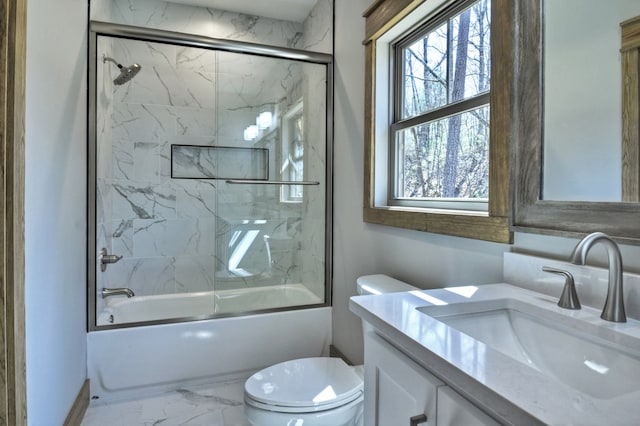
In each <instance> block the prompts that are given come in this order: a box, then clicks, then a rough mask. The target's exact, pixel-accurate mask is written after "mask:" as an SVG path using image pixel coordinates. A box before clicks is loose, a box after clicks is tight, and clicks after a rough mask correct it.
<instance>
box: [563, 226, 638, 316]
mask: <svg viewBox="0 0 640 426" xmlns="http://www.w3.org/2000/svg"><path fill="white" fill-rule="evenodd" d="M597 243H600V244H602V245H603V246H604V248H605V249H606V250H607V256H608V258H609V286H608V289H607V298H606V300H605V303H604V308H603V309H602V315H600V317H601V318H602V319H604V320H606V321H612V322H626V321H627V316H626V314H625V311H624V299H623V293H622V255H621V254H620V248H619V247H618V245H617V244H616V242H615V241H613V240H612V239H611V238H610V237H609V236H608V235H607V234H604V233H602V232H594V233H592V234H589V235H587V236H586V237H584V238H583V239H582V240H580V242H579V243H578V244H577V245H576V247H575V248H574V249H573V253H571V256H570V258H569V261H570V262H571V263H573V264H575V265H584V264H585V263H586V261H587V253H589V250H591V247H593V246H594V245H595V244H597Z"/></svg>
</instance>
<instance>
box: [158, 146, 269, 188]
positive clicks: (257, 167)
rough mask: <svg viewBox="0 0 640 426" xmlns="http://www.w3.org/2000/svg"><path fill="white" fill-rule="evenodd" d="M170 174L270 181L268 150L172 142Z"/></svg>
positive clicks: (179, 177)
mask: <svg viewBox="0 0 640 426" xmlns="http://www.w3.org/2000/svg"><path fill="white" fill-rule="evenodd" d="M171 178H172V179H223V180H241V181H248V182H253V183H257V182H268V179H269V150H268V149H266V148H243V147H230V146H215V145H214V146H211V145H204V146H203V145H178V144H172V145H171Z"/></svg>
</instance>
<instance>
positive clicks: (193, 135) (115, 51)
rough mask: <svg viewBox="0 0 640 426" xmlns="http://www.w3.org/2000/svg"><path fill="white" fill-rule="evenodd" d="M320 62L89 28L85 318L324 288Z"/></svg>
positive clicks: (307, 300)
mask: <svg viewBox="0 0 640 426" xmlns="http://www.w3.org/2000/svg"><path fill="white" fill-rule="evenodd" d="M116 63H118V64H122V65H123V66H122V67H117V66H116ZM131 64H136V67H134V68H132V67H133V65H131ZM127 69H129V70H130V71H129V72H131V70H135V72H132V73H133V74H134V75H132V76H126V78H125V77H123V76H122V73H123V72H127ZM328 69H329V68H328V63H311V62H308V61H300V60H294V59H287V58H281V57H271V56H262V55H256V54H245V53H238V52H231V51H221V50H215V49H212V48H198V47H193V46H185V45H181V44H172V43H166V42H157V41H153V42H152V41H142V40H131V39H126V38H120V37H118V38H116V37H110V36H107V35H97V36H96V43H95V81H94V87H95V94H94V96H93V99H92V102H93V104H92V105H93V109H92V111H94V114H95V126H94V127H95V141H94V143H95V147H94V149H93V150H91V149H90V151H93V152H94V155H95V158H94V161H93V162H92V164H91V166H92V167H93V170H92V173H90V175H91V176H92V180H93V184H91V183H90V184H91V185H92V186H95V209H94V210H95V211H94V212H93V219H94V221H93V223H94V228H93V232H94V235H95V237H94V241H93V242H94V243H95V250H96V253H98V254H97V255H96V260H95V264H94V265H92V266H93V267H92V268H90V269H92V270H93V271H95V273H94V274H93V276H92V278H93V282H92V283H91V291H90V293H92V294H93V296H94V298H93V300H94V306H93V307H92V309H93V311H92V313H93V317H94V318H95V324H94V325H93V326H94V327H95V326H98V327H99V326H109V325H118V324H127V323H129V324H130V323H136V322H148V321H165V320H178V319H179V320H186V319H201V318H203V317H211V316H217V315H236V314H239V313H245V312H255V311H260V310H266V309H283V308H284V309H287V308H291V307H292V306H318V305H323V304H325V303H327V302H328V301H327V294H328V289H327V274H326V269H327V265H326V253H327V250H328V247H327V241H328V234H327V229H326V221H327V217H328V216H327V185H326V182H327V173H326V168H327V152H328V145H327V140H328V138H327V136H328V135H327V95H328V94H327V78H328ZM123 70H124V71H123ZM122 80H125V81H122ZM100 253H102V255H101V254H100ZM103 289H107V290H106V293H105V297H103ZM109 290H115V292H112V293H109ZM127 290H128V291H127ZM131 294H133V295H134V296H133V297H129V296H131Z"/></svg>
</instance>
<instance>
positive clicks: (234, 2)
mask: <svg viewBox="0 0 640 426" xmlns="http://www.w3.org/2000/svg"><path fill="white" fill-rule="evenodd" d="M167 1H169V2H171V3H180V4H186V5H191V6H202V7H208V8H212V9H219V10H228V11H230V12H237V13H245V14H248V15H257V16H264V17H266V18H272V19H280V20H283V21H294V22H302V21H304V20H305V18H306V17H307V16H309V12H310V11H311V9H312V8H313V6H315V4H316V1H317V0H266V1H265V0H167Z"/></svg>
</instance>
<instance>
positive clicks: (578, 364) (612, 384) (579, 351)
mask: <svg viewBox="0 0 640 426" xmlns="http://www.w3.org/2000/svg"><path fill="white" fill-rule="evenodd" d="M416 309H417V310H419V311H420V312H422V313H424V314H426V315H429V316H430V317H433V318H435V319H436V320H437V321H439V322H441V323H443V324H445V325H446V326H448V327H451V328H453V329H455V330H457V331H459V332H461V333H463V334H464V335H466V336H469V337H471V338H473V339H475V340H476V341H479V342H482V343H483V344H484V345H486V346H488V347H490V348H492V349H494V350H497V351H499V352H501V353H503V354H504V355H507V356H509V357H510V358H512V359H514V360H516V361H519V362H521V363H523V364H525V365H527V366H529V367H531V368H534V369H536V370H538V371H539V372H540V373H542V374H544V375H546V376H549V377H551V378H553V379H555V380H558V381H560V382H562V383H564V384H565V385H567V386H569V387H571V388H573V389H576V390H578V391H581V392H583V393H585V394H588V395H590V396H592V397H594V398H597V399H610V398H615V397H617V396H619V395H622V394H624V393H628V392H635V391H638V390H640V381H638V379H637V377H638V372H639V371H640V341H638V339H637V338H634V337H631V336H627V335H623V334H621V333H618V332H616V331H615V330H613V329H611V328H607V327H602V326H600V325H598V323H597V321H594V322H593V323H592V322H591V320H585V319H579V318H574V317H573V316H572V315H571V313H567V314H564V313H560V312H558V311H557V310H555V308H552V309H548V308H544V307H540V306H537V305H536V304H534V303H528V302H523V301H521V300H518V299H510V298H507V299H493V300H488V301H474V302H466V303H455V304H448V305H440V306H423V307H418V308H416ZM579 315H585V314H579ZM579 315H577V316H579ZM594 317H596V318H597V316H595V315H594ZM466 336H460V338H461V339H465V338H466ZM451 337H452V338H455V337H454V336H451ZM458 343H459V344H460V345H461V346H464V343H465V342H462V341H460V342H458ZM466 343H468V342H466ZM476 349H477V348H476Z"/></svg>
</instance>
